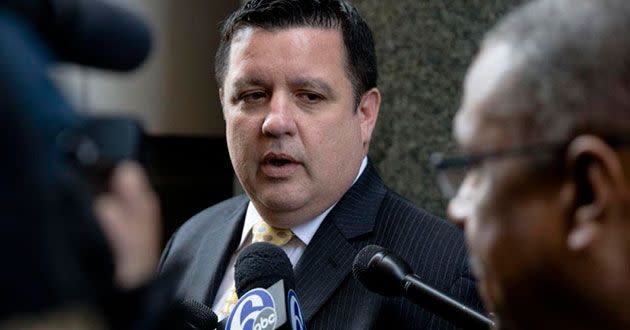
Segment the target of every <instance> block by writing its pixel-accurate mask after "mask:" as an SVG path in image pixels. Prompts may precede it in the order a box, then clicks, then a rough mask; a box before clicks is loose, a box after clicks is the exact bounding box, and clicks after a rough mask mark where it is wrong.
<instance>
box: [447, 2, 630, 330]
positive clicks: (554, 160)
mask: <svg viewBox="0 0 630 330" xmlns="http://www.w3.org/2000/svg"><path fill="white" fill-rule="evenodd" d="M454 132H455V136H456V138H457V141H458V142H459V144H460V146H461V147H462V149H463V151H464V154H460V155H457V156H456V157H455V158H451V157H444V158H443V161H442V162H441V163H440V164H438V167H439V168H440V170H441V173H442V174H445V175H444V177H443V178H462V179H463V180H452V181H449V180H441V182H443V183H444V185H443V187H444V189H443V190H444V192H445V193H447V194H451V193H454V192H457V193H456V194H454V195H451V196H450V197H452V200H451V203H450V205H449V215H450V216H451V218H452V219H453V221H455V222H457V223H458V224H460V225H462V226H464V227H465V232H466V237H467V239H468V243H469V244H470V245H469V246H470V251H471V255H472V258H471V259H472V265H473V267H472V268H473V270H474V272H475V275H476V276H478V277H479V283H480V291H481V293H482V296H483V298H484V300H485V302H486V303H487V307H488V308H489V309H490V310H492V311H493V312H494V313H495V314H496V315H497V317H498V322H499V323H500V327H501V328H505V329H629V328H630V208H629V206H630V149H629V147H630V138H629V137H630V2H629V1H627V0H597V1H591V0H537V1H532V2H530V3H528V4H527V5H525V6H523V7H521V8H519V9H518V10H517V11H515V12H513V13H511V14H510V15H509V16H508V17H506V18H505V19H503V20H502V21H501V23H500V24H499V25H498V26H497V27H495V28H494V29H493V30H492V31H491V32H489V33H488V34H487V36H486V38H485V41H484V42H483V44H482V48H481V51H480V53H479V55H478V56H477V58H476V60H475V62H474V63H473V65H472V66H471V68H470V70H469V72H468V75H467V78H466V82H465V92H464V97H463V101H462V105H461V107H460V110H459V111H458V113H457V116H456V119H455V121H454ZM447 183H448V184H447Z"/></svg>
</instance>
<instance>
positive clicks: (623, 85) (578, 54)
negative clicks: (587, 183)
mask: <svg viewBox="0 0 630 330" xmlns="http://www.w3.org/2000/svg"><path fill="white" fill-rule="evenodd" d="M629 17H630V1H627V0H597V1H595V0H540V1H533V2H531V3H530V4H528V5H527V6H525V7H523V8H522V9H520V10H518V11H516V12H514V13H513V14H511V15H509V16H507V17H506V18H505V19H504V20H502V21H501V22H500V23H499V25H497V27H495V28H494V29H493V30H492V31H490V32H489V33H488V34H487V35H486V38H485V40H484V42H483V45H482V51H481V52H480V54H479V56H478V59H477V61H476V62H475V65H473V67H472V69H471V71H470V72H469V76H468V80H469V82H468V83H467V85H470V84H476V83H474V82H471V81H470V80H474V79H475V77H474V76H475V72H476V71H477V72H478V71H479V69H480V67H481V66H482V65H484V63H488V58H489V57H492V56H494V57H497V56H498V57H501V56H503V58H502V59H503V60H504V61H503V62H498V63H501V66H499V67H498V68H492V67H488V69H487V70H491V71H493V72H494V73H495V74H496V76H495V77H492V79H493V80H490V82H494V83H495V85H494V86H492V89H491V90H490V91H489V92H490V93H492V95H491V97H490V98H486V102H488V100H490V102H491V103H492V106H491V107H490V106H486V107H484V110H485V111H486V112H492V113H493V114H492V115H496V116H501V115H503V114H507V115H508V116H509V117H511V118H516V119H518V120H519V121H520V123H521V125H520V126H521V127H520V129H518V130H516V131H519V134H522V135H524V136H522V138H524V139H527V140H530V139H539V140H540V139H543V140H546V141H561V140H566V139H568V138H570V137H572V136H576V135H578V134H582V133H594V134H599V135H618V134H627V133H630V46H629V45H630V19H629ZM506 54H509V55H508V56H506ZM506 62H507V63H506ZM499 74H500V75H499ZM477 80H478V79H477ZM466 89H467V91H471V86H467V87H466ZM472 92H474V94H477V91H476V90H475V91H471V93H470V94H473V93H472ZM485 92H486V93H487V94H488V91H487V90H486V91H485ZM517 126H518V125H517Z"/></svg>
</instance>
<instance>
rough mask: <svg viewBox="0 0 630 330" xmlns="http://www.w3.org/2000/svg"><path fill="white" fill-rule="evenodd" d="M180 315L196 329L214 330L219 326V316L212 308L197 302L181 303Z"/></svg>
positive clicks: (186, 301) (187, 301)
mask: <svg viewBox="0 0 630 330" xmlns="http://www.w3.org/2000/svg"><path fill="white" fill-rule="evenodd" d="M179 310H180V315H181V317H183V318H184V319H185V320H186V321H187V322H188V323H189V324H191V325H192V326H194V328H195V329H214V328H215V327H216V326H217V323H218V319H217V315H216V314H214V312H213V311H212V310H211V309H210V307H208V306H206V305H204V304H202V303H200V302H198V301H196V300H182V301H180V302H179Z"/></svg>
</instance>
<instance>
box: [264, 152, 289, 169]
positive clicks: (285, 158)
mask: <svg viewBox="0 0 630 330" xmlns="http://www.w3.org/2000/svg"><path fill="white" fill-rule="evenodd" d="M263 163H264V164H268V165H272V166H278V167H281V166H285V165H288V164H296V163H298V162H297V161H296V160H295V159H293V157H291V156H289V155H285V154H275V153H269V154H268V155H266V156H265V158H264V159H263Z"/></svg>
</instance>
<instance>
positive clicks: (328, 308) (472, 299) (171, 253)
mask: <svg viewBox="0 0 630 330" xmlns="http://www.w3.org/2000/svg"><path fill="white" fill-rule="evenodd" d="M247 203H248V199H247V198H246V197H245V196H238V197H234V198H232V199H229V200H227V201H224V202H222V203H219V204H217V205H215V206H212V207H210V208H208V209H206V210H204V211H202V212H201V213H199V214H197V215H196V216H194V217H193V218H192V219H190V220H189V221H188V222H187V223H185V224H184V225H183V226H182V227H181V228H180V229H179V230H178V231H177V232H176V233H175V234H174V235H173V237H172V238H171V239H170V241H169V242H168V244H167V246H166V249H165V250H164V253H163V255H162V260H161V263H160V271H169V270H171V269H174V268H177V267H181V269H182V270H183V274H182V277H181V281H180V283H179V290H178V291H179V294H180V295H182V296H184V297H186V298H191V299H195V300H197V301H203V302H205V303H206V304H208V305H211V304H212V301H213V299H214V296H215V295H216V292H217V289H218V286H219V284H220V282H221V279H222V278H223V275H224V273H225V268H226V265H227V263H228V262H229V259H230V256H231V255H232V253H233V252H234V250H235V249H236V247H237V245H238V241H239V238H240V235H241V228H242V226H243V221H244V218H245V210H246V208H247ZM368 244H377V245H380V246H383V247H386V248H388V249H389V250H391V251H393V252H394V253H396V254H398V255H399V256H401V257H402V258H403V259H405V260H406V261H407V262H408V263H409V264H410V265H411V267H412V268H413V269H414V271H415V272H416V273H417V274H419V276H420V277H421V278H422V279H423V280H424V281H425V282H426V283H427V284H429V285H431V286H433V287H435V288H437V289H438V290H441V291H442V292H444V293H446V294H448V295H450V296H451V297H453V298H454V299H456V300H459V301H460V302H463V303H464V304H466V305H468V306H471V307H473V308H475V309H477V310H480V309H481V303H480V301H479V298H478V295H477V291H476V286H475V281H474V279H473V278H472V276H471V275H470V273H469V270H468V267H467V256H466V250H465V246H464V242H463V238H462V234H461V231H460V230H458V229H457V228H455V227H453V226H452V225H451V224H449V223H447V222H446V221H443V220H441V219H438V218H436V217H434V216H432V215H430V214H429V213H427V212H425V211H423V210H421V209H418V208H417V207H415V206H414V205H412V204H411V203H410V202H409V201H407V200H405V199H403V198H402V197H400V196H398V195H397V194H395V193H394V192H392V191H390V190H389V189H388V188H386V187H385V185H384V184H383V182H382V181H381V179H380V177H379V176H378V174H377V172H376V169H375V168H374V167H373V166H372V165H371V164H368V166H367V167H366V169H365V171H364V172H363V174H362V175H361V177H360V178H359V179H358V180H357V182H355V184H354V185H353V186H352V187H351V189H350V190H348V192H347V193H346V194H345V195H344V196H343V197H342V199H341V200H340V201H339V202H338V203H337V205H336V206H335V207H334V208H333V209H332V210H331V212H330V213H329V214H328V216H327V217H326V219H325V220H324V221H323V222H322V224H321V226H320V227H319V229H318V230H317V232H316V233H315V236H314V237H313V239H312V241H311V243H310V244H309V245H308V246H307V247H306V249H305V251H304V254H303V255H302V257H301V259H300V261H299V262H298V264H297V265H296V269H295V276H296V291H297V293H298V295H299V297H300V304H301V307H302V313H303V316H304V318H305V320H306V322H307V328H309V329H449V328H453V326H452V325H451V324H450V323H448V322H446V321H444V320H442V319H440V318H439V317H437V316H435V315H434V314H432V313H430V312H428V311H427V310H424V309H422V308H419V307H416V306H414V305H413V304H411V303H410V302H409V301H407V300H405V299H403V298H386V297H382V296H379V295H377V294H374V293H371V292H369V291H367V290H366V289H365V288H363V286H362V285H361V283H359V282H358V281H357V280H355V279H354V278H353V276H352V272H351V269H352V262H353V259H354V257H355V255H356V254H357V253H358V252H359V251H360V250H361V248H362V247H364V246H366V245H368Z"/></svg>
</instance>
